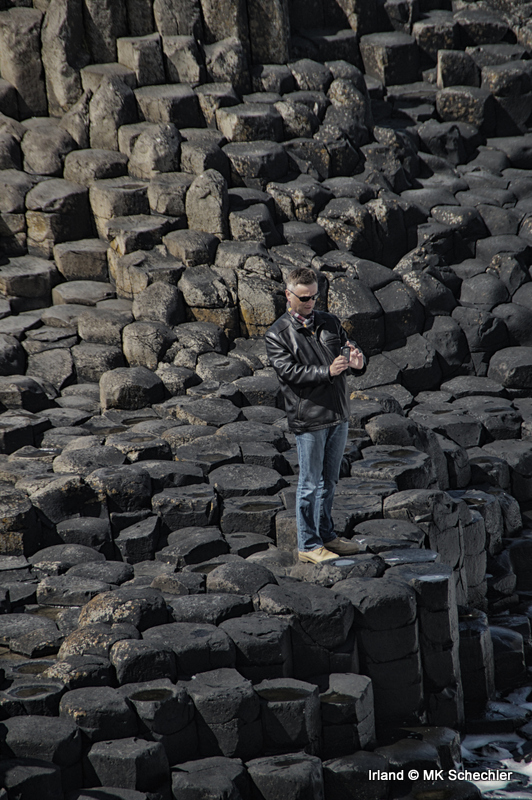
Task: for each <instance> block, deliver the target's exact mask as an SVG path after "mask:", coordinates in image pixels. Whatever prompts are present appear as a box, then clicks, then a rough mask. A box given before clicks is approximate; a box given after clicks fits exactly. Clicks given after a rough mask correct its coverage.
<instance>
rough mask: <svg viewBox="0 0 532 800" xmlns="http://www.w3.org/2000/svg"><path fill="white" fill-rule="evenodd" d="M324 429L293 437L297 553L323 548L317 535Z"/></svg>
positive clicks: (325, 430) (325, 434)
mask: <svg viewBox="0 0 532 800" xmlns="http://www.w3.org/2000/svg"><path fill="white" fill-rule="evenodd" d="M327 430H328V429H327V428H325V429H323V430H319V431H312V432H309V433H300V434H298V435H297V436H296V445H297V457H298V461H299V480H298V484H297V492H296V519H297V548H298V550H300V551H304V550H315V549H316V548H317V547H322V546H323V542H322V541H321V539H320V536H319V533H318V527H319V509H320V503H319V497H320V493H319V491H318V487H319V484H320V481H321V476H322V469H323V457H324V450H325V442H326V438H327Z"/></svg>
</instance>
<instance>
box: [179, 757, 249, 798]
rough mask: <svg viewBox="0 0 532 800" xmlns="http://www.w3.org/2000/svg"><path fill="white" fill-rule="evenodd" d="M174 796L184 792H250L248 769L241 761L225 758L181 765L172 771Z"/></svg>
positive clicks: (202, 759) (206, 759) (204, 759)
mask: <svg viewBox="0 0 532 800" xmlns="http://www.w3.org/2000/svg"><path fill="white" fill-rule="evenodd" d="M172 789H173V792H174V794H179V793H182V792H187V791H193V792H211V793H214V792H216V793H218V794H220V793H225V792H229V793H232V792H238V793H239V794H241V793H244V795H245V793H246V792H247V791H248V790H249V778H248V775H247V771H246V768H245V767H244V765H243V764H242V763H241V762H240V761H236V760H235V759H234V758H224V757H223V756H212V757H210V758H201V759H199V760H197V761H188V762H184V763H180V764H179V766H178V767H177V768H176V769H174V770H172Z"/></svg>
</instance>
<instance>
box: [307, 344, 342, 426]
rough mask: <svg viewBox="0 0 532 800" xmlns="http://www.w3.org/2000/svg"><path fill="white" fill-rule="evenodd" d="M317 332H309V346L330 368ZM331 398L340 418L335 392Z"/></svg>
mask: <svg viewBox="0 0 532 800" xmlns="http://www.w3.org/2000/svg"><path fill="white" fill-rule="evenodd" d="M318 331H319V329H316V331H315V332H312V331H311V332H310V343H311V346H312V347H313V349H314V350H315V351H316V352H318V353H319V354H321V355H322V356H323V357H325V362H326V366H328V367H330V366H331V364H332V361H329V356H328V353H327V351H326V350H325V348H324V347H323V345H322V344H321V342H320V340H319V339H318V336H317V334H318ZM333 387H334V380H333ZM333 397H334V405H335V406H336V413H337V414H338V416H339V417H341V416H342V410H341V408H340V406H339V403H338V397H337V393H336V391H335V392H334V394H333Z"/></svg>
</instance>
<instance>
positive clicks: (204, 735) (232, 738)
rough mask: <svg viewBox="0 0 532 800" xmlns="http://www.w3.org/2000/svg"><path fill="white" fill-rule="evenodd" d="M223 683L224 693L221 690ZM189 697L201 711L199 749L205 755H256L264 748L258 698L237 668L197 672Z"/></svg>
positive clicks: (199, 711)
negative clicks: (198, 673)
mask: <svg viewBox="0 0 532 800" xmlns="http://www.w3.org/2000/svg"><path fill="white" fill-rule="evenodd" d="M220 686H223V687H224V688H223V693H221V692H220ZM189 692H190V696H191V697H192V700H193V702H194V705H195V707H196V711H197V713H198V717H199V719H198V733H199V749H200V754H201V755H203V756H207V757H208V756H209V755H216V754H217V753H219V752H221V753H222V754H223V755H225V756H229V757H237V758H238V757H247V756H254V755H256V754H257V753H259V752H260V750H261V747H262V732H261V728H260V721H259V719H258V715H259V699H258V697H257V695H256V694H255V692H254V691H253V688H252V685H251V683H250V682H249V681H247V680H245V679H244V678H242V677H241V676H240V675H239V674H238V672H237V671H236V670H229V669H224V670H214V671H211V672H206V673H202V674H200V675H196V676H195V678H194V679H193V681H192V683H191V685H190V689H189Z"/></svg>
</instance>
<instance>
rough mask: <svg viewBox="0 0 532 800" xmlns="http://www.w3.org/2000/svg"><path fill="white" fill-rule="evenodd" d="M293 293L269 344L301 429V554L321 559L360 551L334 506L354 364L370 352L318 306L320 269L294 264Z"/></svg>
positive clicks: (292, 421) (289, 285) (294, 426)
mask: <svg viewBox="0 0 532 800" xmlns="http://www.w3.org/2000/svg"><path fill="white" fill-rule="evenodd" d="M285 294H286V299H287V306H286V312H285V313H284V314H283V315H282V317H279V319H278V320H277V321H276V322H274V324H273V325H272V326H271V327H270V328H269V329H268V331H266V349H267V352H268V357H269V359H270V362H271V365H272V367H273V368H274V370H275V372H276V373H277V377H278V378H279V382H280V384H281V389H282V391H283V395H284V401H285V408H286V413H287V416H288V426H289V428H290V430H291V431H292V432H293V433H295V435H296V443H297V455H298V459H299V482H298V485H297V495H296V517H297V541H298V550H299V560H300V561H309V562H310V563H312V564H319V563H321V562H322V561H329V560H331V559H334V558H338V556H344V555H350V554H353V553H356V552H358V547H357V545H355V544H352V543H351V542H349V541H348V540H346V539H340V538H339V537H338V536H336V534H335V532H334V525H333V521H332V516H331V511H332V504H333V500H334V492H335V489H336V484H337V483H338V479H339V476H340V464H341V461H342V456H343V454H344V449H345V444H346V441H347V428H348V418H349V399H348V394H347V380H346V370H347V369H348V367H353V369H357V370H362V369H364V366H365V358H364V355H363V353H362V352H361V351H360V350H359V349H358V347H357V346H356V345H355V344H352V343H351V342H348V340H347V335H346V333H345V331H344V329H343V328H342V326H341V324H340V320H339V319H338V318H337V317H335V316H333V314H328V313H327V312H325V311H316V310H315V308H314V306H315V303H316V300H317V298H318V283H317V279H316V274H315V272H314V271H313V270H311V269H307V268H306V267H300V268H298V269H295V270H293V271H292V272H291V273H290V275H289V276H288V280H287V282H286V289H285Z"/></svg>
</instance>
